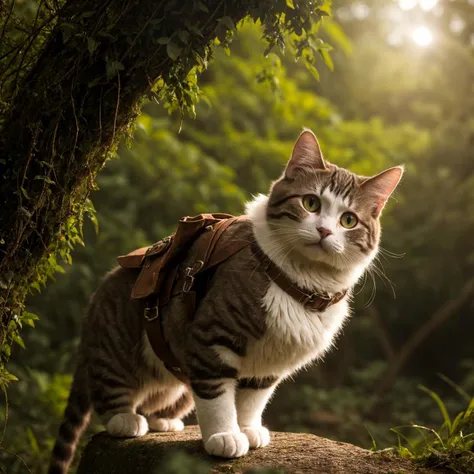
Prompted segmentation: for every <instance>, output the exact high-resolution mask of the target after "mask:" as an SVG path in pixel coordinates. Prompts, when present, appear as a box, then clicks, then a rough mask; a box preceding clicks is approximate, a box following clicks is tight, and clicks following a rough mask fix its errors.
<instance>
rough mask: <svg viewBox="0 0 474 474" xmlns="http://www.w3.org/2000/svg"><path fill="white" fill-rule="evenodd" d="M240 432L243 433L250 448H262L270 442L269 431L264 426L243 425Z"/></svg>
mask: <svg viewBox="0 0 474 474" xmlns="http://www.w3.org/2000/svg"><path fill="white" fill-rule="evenodd" d="M242 433H245V435H246V436H247V438H248V440H249V446H250V447H251V448H252V449H255V448H263V447H264V446H267V445H268V444H270V432H269V431H268V430H267V429H266V428H265V427H264V426H256V427H253V426H244V427H243V428H242Z"/></svg>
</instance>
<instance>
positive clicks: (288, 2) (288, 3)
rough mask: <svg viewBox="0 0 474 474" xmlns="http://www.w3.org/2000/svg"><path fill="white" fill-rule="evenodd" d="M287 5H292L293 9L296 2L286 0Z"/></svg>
mask: <svg viewBox="0 0 474 474" xmlns="http://www.w3.org/2000/svg"><path fill="white" fill-rule="evenodd" d="M286 6H287V7H290V8H291V9H293V10H294V9H295V4H294V3H293V0H286Z"/></svg>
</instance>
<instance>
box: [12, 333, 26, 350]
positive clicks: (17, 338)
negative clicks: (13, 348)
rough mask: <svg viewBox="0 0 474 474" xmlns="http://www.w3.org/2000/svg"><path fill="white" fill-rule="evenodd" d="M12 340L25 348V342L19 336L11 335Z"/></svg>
mask: <svg viewBox="0 0 474 474" xmlns="http://www.w3.org/2000/svg"><path fill="white" fill-rule="evenodd" d="M13 341H14V342H16V343H17V344H18V345H19V346H20V347H21V348H23V349H26V347H25V343H24V342H23V339H22V338H21V337H20V336H18V335H15V336H13Z"/></svg>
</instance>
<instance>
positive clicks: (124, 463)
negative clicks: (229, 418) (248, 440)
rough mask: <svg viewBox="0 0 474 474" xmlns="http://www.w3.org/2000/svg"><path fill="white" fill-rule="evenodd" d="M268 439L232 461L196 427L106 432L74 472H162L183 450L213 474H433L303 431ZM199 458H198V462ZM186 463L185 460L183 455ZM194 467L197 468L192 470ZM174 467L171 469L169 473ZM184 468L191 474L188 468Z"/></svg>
mask: <svg viewBox="0 0 474 474" xmlns="http://www.w3.org/2000/svg"><path fill="white" fill-rule="evenodd" d="M271 435H272V443H271V445H270V446H268V447H266V448H264V449H258V450H255V451H251V452H250V453H249V454H248V455H247V456H245V457H243V458H240V459H236V460H231V461H229V460H222V459H216V458H211V457H210V456H207V455H206V454H205V452H204V450H203V447H202V443H201V440H200V434H199V430H198V427H197V426H189V427H187V428H186V429H185V431H184V432H179V433H152V434H148V435H147V436H145V437H143V438H134V439H114V438H111V437H109V436H108V435H107V434H105V433H100V434H98V435H96V436H94V437H93V438H92V440H91V441H90V443H89V444H88V445H87V447H86V449H85V451H84V453H83V456H82V459H81V462H80V465H79V469H78V471H77V474H90V473H92V472H93V473H94V474H129V473H132V472H133V473H134V474H150V473H153V474H154V473H160V474H166V471H167V468H166V467H165V465H167V464H166V462H167V460H169V455H170V453H173V452H176V451H181V452H184V453H186V454H187V455H188V456H193V457H195V458H196V466H199V465H200V461H201V462H202V461H205V462H208V463H209V464H210V465H211V466H212V469H211V472H212V474H221V473H222V474H223V473H225V474H240V473H245V472H246V471H248V470H251V469H255V468H270V467H278V468H280V469H281V470H282V471H283V472H285V473H288V474H290V473H291V474H319V473H321V474H322V473H324V474H336V473H337V474H343V473H347V474H382V473H383V474H389V473H393V474H401V473H403V474H411V473H415V472H416V473H423V474H434V473H435V472H438V471H432V470H428V469H422V468H419V467H417V466H416V465H414V464H413V463H411V462H410V461H408V460H403V459H399V458H397V457H395V456H392V455H390V454H387V453H385V454H381V453H373V452H371V451H368V450H365V449H362V448H359V447H357V446H353V445H351V444H346V443H340V442H336V441H331V440H328V439H325V438H321V437H318V436H315V435H312V434H307V433H272V434H271ZM198 459H199V461H198ZM187 464H188V465H189V458H188V459H187ZM197 469H198V467H196V470H197ZM176 472H178V471H175V470H173V473H176ZM186 472H189V473H193V474H194V472H195V471H194V470H193V468H191V470H190V469H189V468H188V469H187V470H186Z"/></svg>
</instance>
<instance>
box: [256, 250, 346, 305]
mask: <svg viewBox="0 0 474 474" xmlns="http://www.w3.org/2000/svg"><path fill="white" fill-rule="evenodd" d="M250 246H251V249H252V252H253V253H254V255H255V256H256V257H257V258H258V259H259V260H260V262H261V263H262V265H263V266H264V268H265V272H266V274H267V275H268V276H269V278H270V280H272V281H273V282H274V283H276V284H277V285H278V286H279V287H280V288H281V289H282V290H283V291H284V292H286V293H288V294H289V295H290V296H291V297H292V298H294V299H295V300H296V301H298V302H299V303H301V304H302V305H303V306H304V307H305V308H306V309H309V310H310V311H324V310H326V309H327V308H329V306H332V305H333V304H336V303H338V302H339V301H341V300H342V299H343V298H344V296H346V294H347V290H344V291H341V292H339V293H336V294H334V295H332V296H329V295H328V294H326V295H324V294H320V293H310V292H308V291H307V290H305V289H302V288H300V287H299V286H298V285H296V284H295V283H293V282H292V281H291V280H290V279H289V278H288V277H287V276H286V275H285V274H284V273H283V271H282V270H280V268H278V267H277V266H276V265H275V264H274V263H273V262H272V261H271V260H270V259H269V258H268V257H267V256H266V255H265V253H264V252H263V250H262V249H261V248H260V247H259V246H258V245H257V244H256V243H255V242H252V243H251V244H250Z"/></svg>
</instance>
